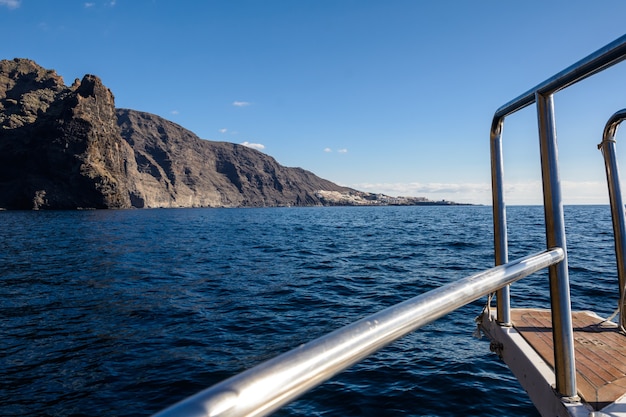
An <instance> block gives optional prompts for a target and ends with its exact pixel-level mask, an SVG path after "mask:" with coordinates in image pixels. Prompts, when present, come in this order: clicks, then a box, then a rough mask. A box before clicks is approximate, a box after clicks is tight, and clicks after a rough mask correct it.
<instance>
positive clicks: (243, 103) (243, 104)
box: [233, 101, 251, 107]
mask: <svg viewBox="0 0 626 417" xmlns="http://www.w3.org/2000/svg"><path fill="white" fill-rule="evenodd" d="M250 104H251V103H249V102H247V101H233V106H235V107H246V106H249V105H250Z"/></svg>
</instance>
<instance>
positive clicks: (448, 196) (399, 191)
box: [350, 182, 491, 204]
mask: <svg viewBox="0 0 626 417" xmlns="http://www.w3.org/2000/svg"><path fill="white" fill-rule="evenodd" d="M350 186H351V187H353V188H356V189H358V190H362V191H368V192H372V193H382V194H387V195H390V196H392V197H397V196H404V197H426V198H428V199H429V200H435V201H439V200H448V201H455V202H457V203H472V204H490V203H491V184H489V183H435V182H433V183H421V182H404V183H403V182H398V183H361V184H352V185H350Z"/></svg>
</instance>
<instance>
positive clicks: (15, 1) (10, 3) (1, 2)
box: [0, 0, 21, 9]
mask: <svg viewBox="0 0 626 417" xmlns="http://www.w3.org/2000/svg"><path fill="white" fill-rule="evenodd" d="M20 3H21V0H0V6H5V7H8V8H9V9H17V8H18V7H20Z"/></svg>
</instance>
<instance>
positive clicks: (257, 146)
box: [242, 141, 265, 150]
mask: <svg viewBox="0 0 626 417" xmlns="http://www.w3.org/2000/svg"><path fill="white" fill-rule="evenodd" d="M242 145H243V146H247V147H248V148H252V149H258V150H262V149H265V145H262V144H260V143H250V142H247V141H246V142H243V143H242Z"/></svg>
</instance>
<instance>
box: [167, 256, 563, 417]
mask: <svg viewBox="0 0 626 417" xmlns="http://www.w3.org/2000/svg"><path fill="white" fill-rule="evenodd" d="M564 258H565V253H564V251H563V250H562V249H561V248H556V249H553V250H549V251H545V252H541V253H537V254H534V255H530V256H527V257H525V258H521V259H517V260H515V261H512V262H510V263H508V264H506V265H501V266H498V267H494V268H491V269H488V270H486V271H482V272H480V273H477V274H475V275H471V276H469V277H465V278H463V279H461V280H458V281H455V282H452V283H450V284H447V285H444V286H443V287H440V288H437V289H435V290H432V291H429V292H427V293H425V294H422V295H419V296H417V297H414V298H411V299H409V300H407V301H404V302H402V303H399V304H396V305H394V306H392V307H389V308H387V309H385V310H383V311H380V312H378V313H376V314H373V315H371V316H368V317H366V318H364V319H361V320H359V321H357V322H354V323H352V324H350V325H348V326H345V327H342V328H341V329H338V330H335V331H334V332H332V333H329V334H327V335H325V336H322V337H320V338H319V339H316V340H313V341H311V342H309V343H307V344H305V345H302V346H300V347H298V348H296V349H293V350H291V351H289V352H287V353H283V354H282V355H280V356H277V357H275V358H274V359H270V360H269V361H267V362H264V363H262V364H260V365H258V366H256V367H254V368H251V369H249V370H247V371H245V372H243V373H241V374H238V375H236V376H234V377H232V378H229V379H227V380H225V381H223V382H221V383H219V384H217V385H214V386H212V387H210V388H208V389H206V390H204V391H202V392H200V393H198V394H196V395H194V396H193V397H189V398H188V399H186V400H184V401H182V402H180V403H178V404H175V405H173V406H172V407H170V408H168V409H166V410H163V411H161V412H160V413H158V414H156V415H155V417H183V416H185V417H200V416H212V417H238V416H248V417H251V416H263V415H267V414H269V413H271V412H273V411H275V410H277V409H278V408H280V407H281V406H283V405H285V404H287V403H288V402H290V401H292V400H294V399H295V398H297V397H298V396H300V395H302V394H304V393H305V392H307V391H308V390H310V389H312V388H313V387H315V386H317V385H319V384H321V383H322V382H324V381H326V380H328V379H330V378H331V377H333V376H334V375H336V374H338V373H339V372H341V371H343V370H344V369H346V368H348V367H349V366H351V365H353V364H355V363H356V362H358V361H360V360H362V359H364V358H365V357H367V356H368V355H370V354H372V353H374V352H376V351H378V350H380V349H382V348H383V347H384V346H386V345H388V344H389V343H391V342H393V341H395V340H397V339H399V338H400V337H402V336H405V335H406V334H408V333H410V332H412V331H415V330H417V329H418V328H420V327H422V326H424V325H426V324H428V323H430V322H433V321H435V320H437V319H438V318H440V317H442V316H444V315H446V314H448V313H450V312H452V311H454V310H456V309H458V308H459V307H462V306H464V305H466V304H468V303H471V302H472V301H474V300H477V299H478V298H480V297H482V296H484V295H487V294H489V293H491V292H493V291H496V290H497V289H498V288H501V287H503V286H505V285H508V284H510V283H512V282H514V281H517V280H519V279H521V278H523V277H525V276H527V275H530V274H532V273H533V272H536V271H538V270H540V269H543V268H546V267H549V266H551V265H554V264H556V263H558V262H561V261H562V260H563V259H564Z"/></svg>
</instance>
